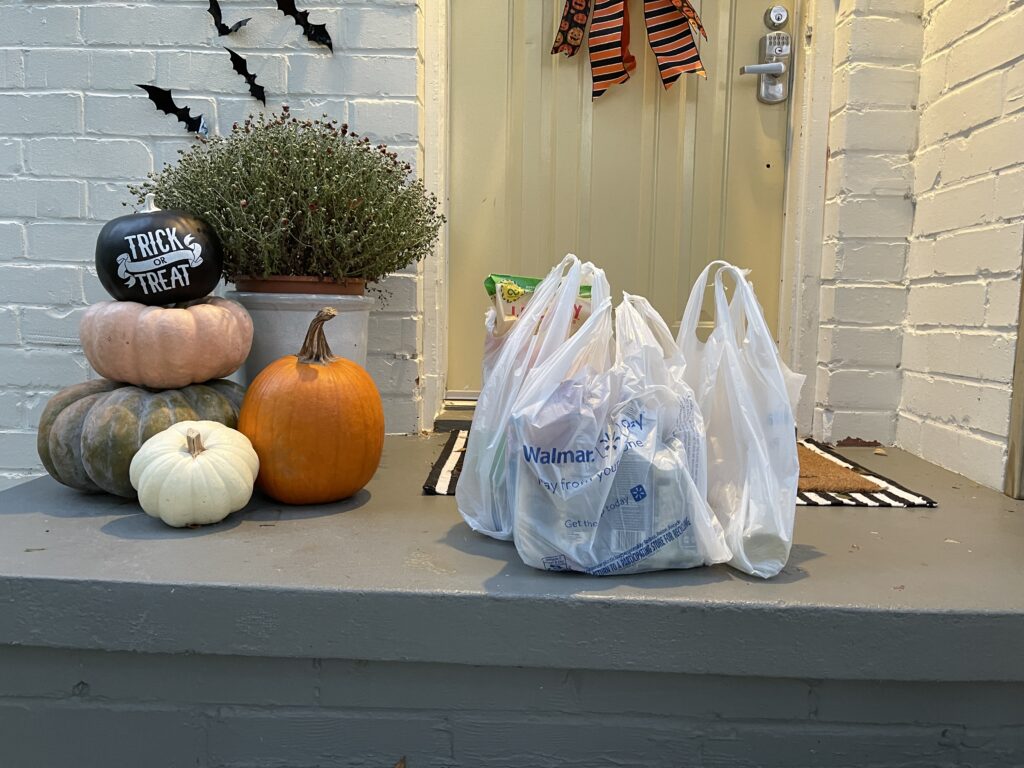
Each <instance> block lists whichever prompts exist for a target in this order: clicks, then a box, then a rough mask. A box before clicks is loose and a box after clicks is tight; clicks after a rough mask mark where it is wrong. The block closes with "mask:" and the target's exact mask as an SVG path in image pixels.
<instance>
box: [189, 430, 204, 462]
mask: <svg viewBox="0 0 1024 768" xmlns="http://www.w3.org/2000/svg"><path fill="white" fill-rule="evenodd" d="M185 441H186V442H187V443H188V452H189V453H191V454H192V458H193V459H194V458H196V457H197V456H198V455H199V454H200V453H202V452H203V451H205V450H206V446H204V445H203V436H202V435H200V434H199V430H197V429H192V427H189V428H188V431H187V432H185Z"/></svg>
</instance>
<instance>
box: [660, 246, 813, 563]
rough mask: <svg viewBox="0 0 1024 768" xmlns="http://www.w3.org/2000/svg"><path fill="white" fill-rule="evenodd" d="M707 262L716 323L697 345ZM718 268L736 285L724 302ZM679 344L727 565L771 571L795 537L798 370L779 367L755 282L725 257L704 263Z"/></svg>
mask: <svg viewBox="0 0 1024 768" xmlns="http://www.w3.org/2000/svg"><path fill="white" fill-rule="evenodd" d="M712 269H715V270H716V271H715V280H714V296H715V325H714V329H713V330H712V332H711V335H710V336H709V337H708V340H707V342H706V343H704V344H702V343H700V341H699V340H698V339H697V325H698V322H699V320H700V311H701V306H702V304H703V300H704V290H705V288H706V285H707V279H708V275H709V274H710V272H711V270H712ZM726 275H728V276H730V277H731V278H732V280H733V282H734V284H735V289H734V293H733V297H732V300H731V302H730V301H728V300H727V299H726V295H725V287H724V285H723V282H722V279H723V276H726ZM678 343H679V349H680V351H681V352H682V354H683V357H684V358H685V360H686V372H685V377H686V381H687V383H689V385H690V386H691V387H692V388H693V391H694V393H695V394H696V396H697V402H698V403H699V404H700V409H701V413H702V414H703V415H704V421H705V427H706V429H707V439H708V502H709V503H710V504H711V508H712V509H713V510H714V511H715V514H716V515H717V516H718V519H719V520H720V521H721V523H722V526H723V527H724V528H725V536H726V543H727V544H728V546H729V549H730V550H732V553H733V558H732V560H730V561H729V565H731V566H733V567H734V568H737V569H738V570H741V571H743V572H744V573H749V574H752V575H754V576H760V577H762V578H770V577H772V576H774V575H776V574H777V573H778V572H779V571H781V570H782V568H783V567H784V566H785V565H786V561H787V560H788V559H789V551H790V547H791V546H792V543H793V519H794V517H795V513H796V490H797V482H798V480H799V476H800V464H799V461H798V458H797V450H796V435H795V420H794V418H793V407H794V404H795V401H796V398H797V397H798V396H799V392H800V387H801V386H802V384H803V380H804V377H803V376H801V375H798V374H795V373H792V372H791V371H789V369H788V368H786V366H785V365H784V364H783V362H782V360H781V359H780V357H779V352H778V349H777V347H776V346H775V341H774V340H773V339H772V336H771V333H770V331H769V330H768V326H767V324H766V323H765V319H764V313H763V312H762V310H761V306H760V305H759V304H758V302H757V299H756V298H755V296H754V290H753V287H752V286H751V285H750V283H749V282H747V279H746V277H745V274H744V272H743V271H742V270H740V269H738V268H736V267H734V266H732V265H731V264H728V263H726V262H721V261H716V262H712V263H711V264H709V265H708V267H707V268H706V269H705V270H704V272H703V273H702V274H701V276H700V278H699V279H698V280H697V282H696V284H695V285H694V286H693V290H692V291H691V293H690V299H689V302H688V303H687V306H686V311H685V313H684V315H683V320H682V324H681V326H680V328H679V336H678Z"/></svg>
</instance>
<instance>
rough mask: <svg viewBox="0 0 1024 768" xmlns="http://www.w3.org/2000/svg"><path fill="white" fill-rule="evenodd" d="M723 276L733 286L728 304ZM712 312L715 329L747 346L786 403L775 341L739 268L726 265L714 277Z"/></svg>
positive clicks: (784, 381) (782, 376)
mask: <svg viewBox="0 0 1024 768" xmlns="http://www.w3.org/2000/svg"><path fill="white" fill-rule="evenodd" d="M723 272H728V273H730V274H731V275H732V277H733V281H734V282H735V284H736V287H735V292H734V293H733V299H732V302H731V303H730V302H728V301H727V299H726V297H725V285H724V284H723V282H722V273H723ZM715 312H716V313H718V317H719V318H720V320H719V326H720V327H722V328H723V331H724V332H725V333H726V334H728V336H729V337H731V338H732V339H734V340H735V341H736V344H737V345H742V344H743V343H744V341H747V342H748V343H750V345H751V348H752V351H753V354H754V355H757V356H759V357H760V358H761V359H762V360H763V361H764V365H762V366H761V369H762V370H763V371H767V375H768V376H769V378H770V379H771V380H772V382H773V383H774V385H775V386H776V387H777V388H778V391H779V392H780V393H781V394H782V395H783V396H784V397H785V398H786V400H787V402H789V400H790V396H789V393H788V390H789V388H788V387H787V385H786V377H785V375H784V374H783V368H782V359H781V357H780V356H779V351H778V349H777V348H776V346H775V340H774V339H773V338H772V334H771V331H770V330H769V328H768V323H767V321H765V319H764V312H763V311H762V309H761V304H760V303H759V302H758V300H757V297H756V296H755V295H754V289H753V287H752V286H751V285H750V282H749V281H748V280H747V278H746V275H745V273H744V271H743V270H741V269H740V268H739V267H735V266H733V265H732V264H729V265H728V266H725V267H721V268H720V269H719V270H718V272H716V273H715Z"/></svg>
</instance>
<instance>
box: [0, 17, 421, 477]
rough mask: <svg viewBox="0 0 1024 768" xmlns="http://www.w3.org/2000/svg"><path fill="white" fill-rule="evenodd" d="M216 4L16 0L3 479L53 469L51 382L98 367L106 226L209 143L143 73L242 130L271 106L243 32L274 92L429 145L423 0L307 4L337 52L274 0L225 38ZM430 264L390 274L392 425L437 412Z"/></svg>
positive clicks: (8, 84)
mask: <svg viewBox="0 0 1024 768" xmlns="http://www.w3.org/2000/svg"><path fill="white" fill-rule="evenodd" d="M206 5H207V4H206V2H205V1H203V2H196V1H194V0H161V2H159V3H154V4H149V5H139V4H135V3H119V2H105V3H103V4H96V3H93V2H87V1H86V0H82V1H81V2H61V3H60V4H37V3H29V2H27V1H25V0H0V488H3V487H6V486H8V485H11V484H13V483H14V482H18V481H20V480H22V479H24V478H26V477H29V476H32V475H35V474H38V473H39V472H40V471H41V469H40V467H39V464H38V461H37V459H36V453H35V447H34V446H35V435H34V431H35V427H36V424H37V422H38V419H39V413H40V411H41V408H42V405H43V404H44V403H45V401H46V399H47V398H48V397H49V395H50V394H52V393H53V392H54V391H55V390H57V389H59V388H61V387H63V386H66V385H68V384H72V383H74V382H77V381H82V380H84V379H85V378H87V377H89V376H94V375H95V374H93V373H91V371H90V370H89V367H88V365H87V363H86V361H85V359H84V358H83V357H82V355H81V353H80V351H79V347H78V343H77V320H78V317H79V316H80V314H81V312H82V309H83V308H84V307H85V306H86V305H87V304H89V303H92V302H95V301H102V300H105V299H107V298H109V297H108V296H107V295H106V293H105V292H104V291H103V289H102V287H101V286H100V285H99V283H98V281H97V279H96V277H95V274H94V272H93V270H92V269H91V266H90V265H91V262H92V258H93V247H94V243H95V236H96V233H97V231H98V229H99V227H100V226H101V225H102V223H103V222H104V221H106V220H108V219H110V218H112V217H114V216H118V215H122V214H123V213H124V212H125V211H124V208H123V206H122V205H121V203H122V202H125V201H128V200H129V197H128V193H127V190H126V189H125V185H126V184H127V183H129V182H137V181H139V180H140V179H141V178H142V177H143V176H144V175H145V174H146V173H147V172H149V171H150V170H153V169H158V168H160V167H162V165H163V164H164V163H166V162H169V161H173V160H174V159H176V157H177V154H176V153H177V151H178V150H179V149H183V148H186V147H188V146H189V144H190V142H191V141H192V140H191V139H190V138H189V136H188V134H187V133H186V132H185V130H184V126H183V125H182V124H181V123H178V122H177V121H176V120H175V119H174V118H173V117H170V116H167V115H162V114H159V113H158V112H157V111H156V110H155V109H154V108H153V105H152V104H151V103H150V102H149V100H148V99H147V98H146V96H145V94H143V93H142V92H141V91H140V90H139V89H138V88H136V87H135V83H152V84H155V85H159V86H161V87H165V88H172V89H173V90H174V94H175V99H176V100H178V102H179V103H181V104H183V105H186V106H189V107H191V108H192V110H193V113H197V112H202V113H203V114H204V115H205V117H206V120H207V122H208V123H209V124H210V125H211V127H216V128H217V129H219V130H220V131H221V132H225V131H226V130H228V129H229V128H230V126H231V123H232V122H233V121H236V120H239V119H242V118H244V116H245V115H246V114H248V113H249V112H252V111H255V109H256V108H257V107H259V104H258V102H256V101H255V100H253V99H252V98H250V97H249V96H248V95H247V92H246V86H245V83H244V81H243V80H242V79H241V78H240V77H239V76H238V75H236V74H235V73H234V72H233V71H232V69H231V65H230V63H229V61H228V58H227V54H225V53H224V52H223V51H222V50H221V45H224V44H226V45H229V46H230V47H232V48H233V49H235V50H237V51H238V52H239V53H241V54H242V55H243V56H245V57H246V58H247V59H248V61H249V65H250V68H251V70H252V71H254V72H255V73H256V75H257V77H258V78H259V81H260V83H261V84H262V85H264V86H265V87H266V89H267V97H268V106H269V107H271V108H277V107H279V106H280V105H282V104H286V103H287V104H289V105H290V106H291V108H292V110H293V112H294V113H295V114H297V115H309V116H319V115H320V114H321V113H324V112H326V113H328V114H329V115H330V116H331V117H333V118H337V119H339V120H344V121H348V122H349V123H350V124H351V125H352V127H353V128H354V129H355V130H357V131H359V132H360V133H363V134H365V135H369V136H371V137H372V138H374V139H375V140H382V141H387V142H389V143H390V144H391V145H392V146H393V147H395V148H396V149H397V150H398V151H399V152H400V153H401V155H402V156H403V157H404V158H406V159H408V160H410V161H412V162H414V163H415V162H416V161H417V159H418V155H419V149H420V148H419V147H418V136H419V122H420V108H421V107H420V100H419V97H418V95H417V86H418V82H417V81H418V69H417V68H418V60H417V24H418V15H419V12H418V9H417V5H416V2H415V0H346V1H343V2H341V3H340V4H339V3H324V2H319V1H317V0H314V1H313V2H306V3H304V4H302V6H303V7H304V8H308V9H309V10H310V11H311V13H312V19H313V21H315V22H317V23H326V24H327V26H328V29H329V31H330V33H331V36H332V38H333V40H334V55H333V56H331V55H330V54H329V52H328V51H327V50H326V49H325V48H322V47H320V46H316V45H314V44H311V43H309V42H307V41H306V40H305V39H304V38H303V37H302V34H301V31H300V29H299V28H298V27H297V26H295V24H294V23H293V22H292V21H291V20H290V19H287V18H286V17H284V16H283V15H282V14H281V13H280V12H279V11H277V10H276V6H275V4H274V3H273V2H262V3H252V2H236V1H235V0H221V5H222V7H223V10H224V15H225V20H226V21H227V22H228V23H232V22H233V21H235V20H238V19H241V18H243V17H245V16H250V17H252V21H251V22H250V23H249V25H248V26H246V27H244V28H243V29H241V30H240V31H239V32H237V33H235V34H233V35H231V37H230V38H220V37H218V36H217V34H216V32H215V30H214V28H213V23H212V21H211V19H210V17H209V15H208V14H207V12H206ZM418 274H419V273H418V272H417V271H416V270H412V271H411V272H410V273H407V274H402V275H399V276H396V277H395V278H393V279H392V280H390V281H389V283H388V288H389V290H390V293H391V297H390V299H389V301H388V305H387V308H386V310H385V311H377V312H374V313H373V315H372V318H371V323H370V345H369V348H370V359H369V362H368V368H369V370H370V372H371V373H372V374H373V375H374V377H375V378H376V380H377V382H378V384H379V385H380V387H381V390H382V393H383V395H384V398H385V409H386V413H387V420H388V429H389V431H392V432H407V431H416V430H418V429H420V428H421V427H422V426H423V425H422V424H421V423H420V420H421V415H420V411H421V408H420V385H419V379H420V376H421V370H420V369H421V359H422V349H421V347H422V335H423V334H422V312H421V302H420V296H419V293H420V289H419V277H418ZM428 426H429V425H428Z"/></svg>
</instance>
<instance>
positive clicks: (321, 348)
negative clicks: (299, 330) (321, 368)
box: [299, 307, 338, 365]
mask: <svg viewBox="0 0 1024 768" xmlns="http://www.w3.org/2000/svg"><path fill="white" fill-rule="evenodd" d="M337 314H338V311H337V310H336V309H334V308H333V307H324V308H323V309H321V310H320V311H319V312H317V313H316V317H314V318H313V321H312V322H311V323H310V324H309V330H307V331H306V338H305V340H304V341H303V342H302V349H300V350H299V362H300V363H311V364H313V365H324V364H325V363H330V362H332V361H334V360H337V359H338V358H336V357H335V356H334V355H333V354H331V347H330V345H329V344H328V343H327V337H326V336H324V323H326V322H327V321H328V320H330V319H331V318H332V317H334V316H335V315H337Z"/></svg>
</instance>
